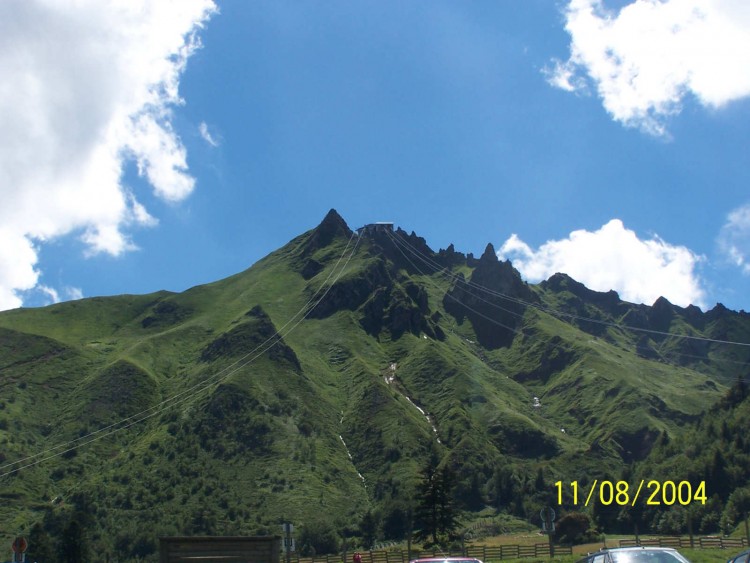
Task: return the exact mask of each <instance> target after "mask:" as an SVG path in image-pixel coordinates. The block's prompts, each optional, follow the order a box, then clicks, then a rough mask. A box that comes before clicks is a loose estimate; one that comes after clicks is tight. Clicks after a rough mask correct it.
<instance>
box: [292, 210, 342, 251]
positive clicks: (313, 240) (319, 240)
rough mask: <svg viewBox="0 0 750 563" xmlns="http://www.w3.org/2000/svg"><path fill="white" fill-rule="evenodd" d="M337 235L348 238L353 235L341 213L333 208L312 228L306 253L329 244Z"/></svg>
mask: <svg viewBox="0 0 750 563" xmlns="http://www.w3.org/2000/svg"><path fill="white" fill-rule="evenodd" d="M337 236H341V237H345V238H347V239H348V238H349V237H351V236H352V230H351V229H350V228H349V225H347V224H346V221H344V219H343V218H342V217H341V215H339V214H338V212H337V211H336V210H335V209H333V208H331V210H330V211H329V212H328V213H327V214H326V216H325V217H324V218H323V221H321V223H320V224H319V225H318V226H317V227H315V228H314V229H313V230H312V233H311V235H310V239H309V240H308V242H307V244H306V246H305V251H304V255H307V254H310V253H312V252H314V251H315V250H317V249H319V248H323V247H325V246H328V245H329V244H330V243H331V242H332V241H333V239H335V238H336V237H337Z"/></svg>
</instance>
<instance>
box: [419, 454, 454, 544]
mask: <svg viewBox="0 0 750 563" xmlns="http://www.w3.org/2000/svg"><path fill="white" fill-rule="evenodd" d="M421 476H422V481H421V483H420V484H419V487H418V490H417V494H418V498H417V504H416V509H415V514H414V520H415V521H414V527H415V538H416V539H417V540H418V541H421V542H422V543H424V544H425V545H430V546H432V545H438V546H446V545H447V544H448V543H449V542H450V541H451V540H453V539H455V538H456V529H457V528H458V513H457V510H456V506H455V503H454V500H453V489H454V487H455V476H454V474H453V471H451V469H450V467H448V465H447V464H444V465H443V466H442V467H440V458H439V456H438V452H437V450H436V449H435V448H433V449H431V451H430V454H429V456H428V458H427V462H426V463H425V466H424V468H423V469H422V472H421Z"/></svg>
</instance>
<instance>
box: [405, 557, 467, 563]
mask: <svg viewBox="0 0 750 563" xmlns="http://www.w3.org/2000/svg"><path fill="white" fill-rule="evenodd" d="M409 563H482V560H481V559H476V558H474V557H423V558H421V559H412V560H411V561H409Z"/></svg>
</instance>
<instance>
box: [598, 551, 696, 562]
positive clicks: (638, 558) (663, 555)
mask: <svg viewBox="0 0 750 563" xmlns="http://www.w3.org/2000/svg"><path fill="white" fill-rule="evenodd" d="M612 559H613V560H614V561H615V563H689V562H688V560H687V559H685V558H684V557H683V556H682V555H680V554H679V553H677V552H676V551H656V550H654V551H649V550H644V551H619V552H617V551H613V552H612Z"/></svg>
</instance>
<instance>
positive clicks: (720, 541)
mask: <svg viewBox="0 0 750 563" xmlns="http://www.w3.org/2000/svg"><path fill="white" fill-rule="evenodd" d="M637 545H642V546H654V547H673V548H675V549H680V548H685V549H687V548H693V549H711V548H713V549H742V548H743V547H745V546H747V545H748V543H747V540H746V539H745V538H722V537H719V536H706V537H703V538H693V540H692V545H691V540H690V538H682V537H663V538H640V539H639V540H620V547H633V546H637Z"/></svg>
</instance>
